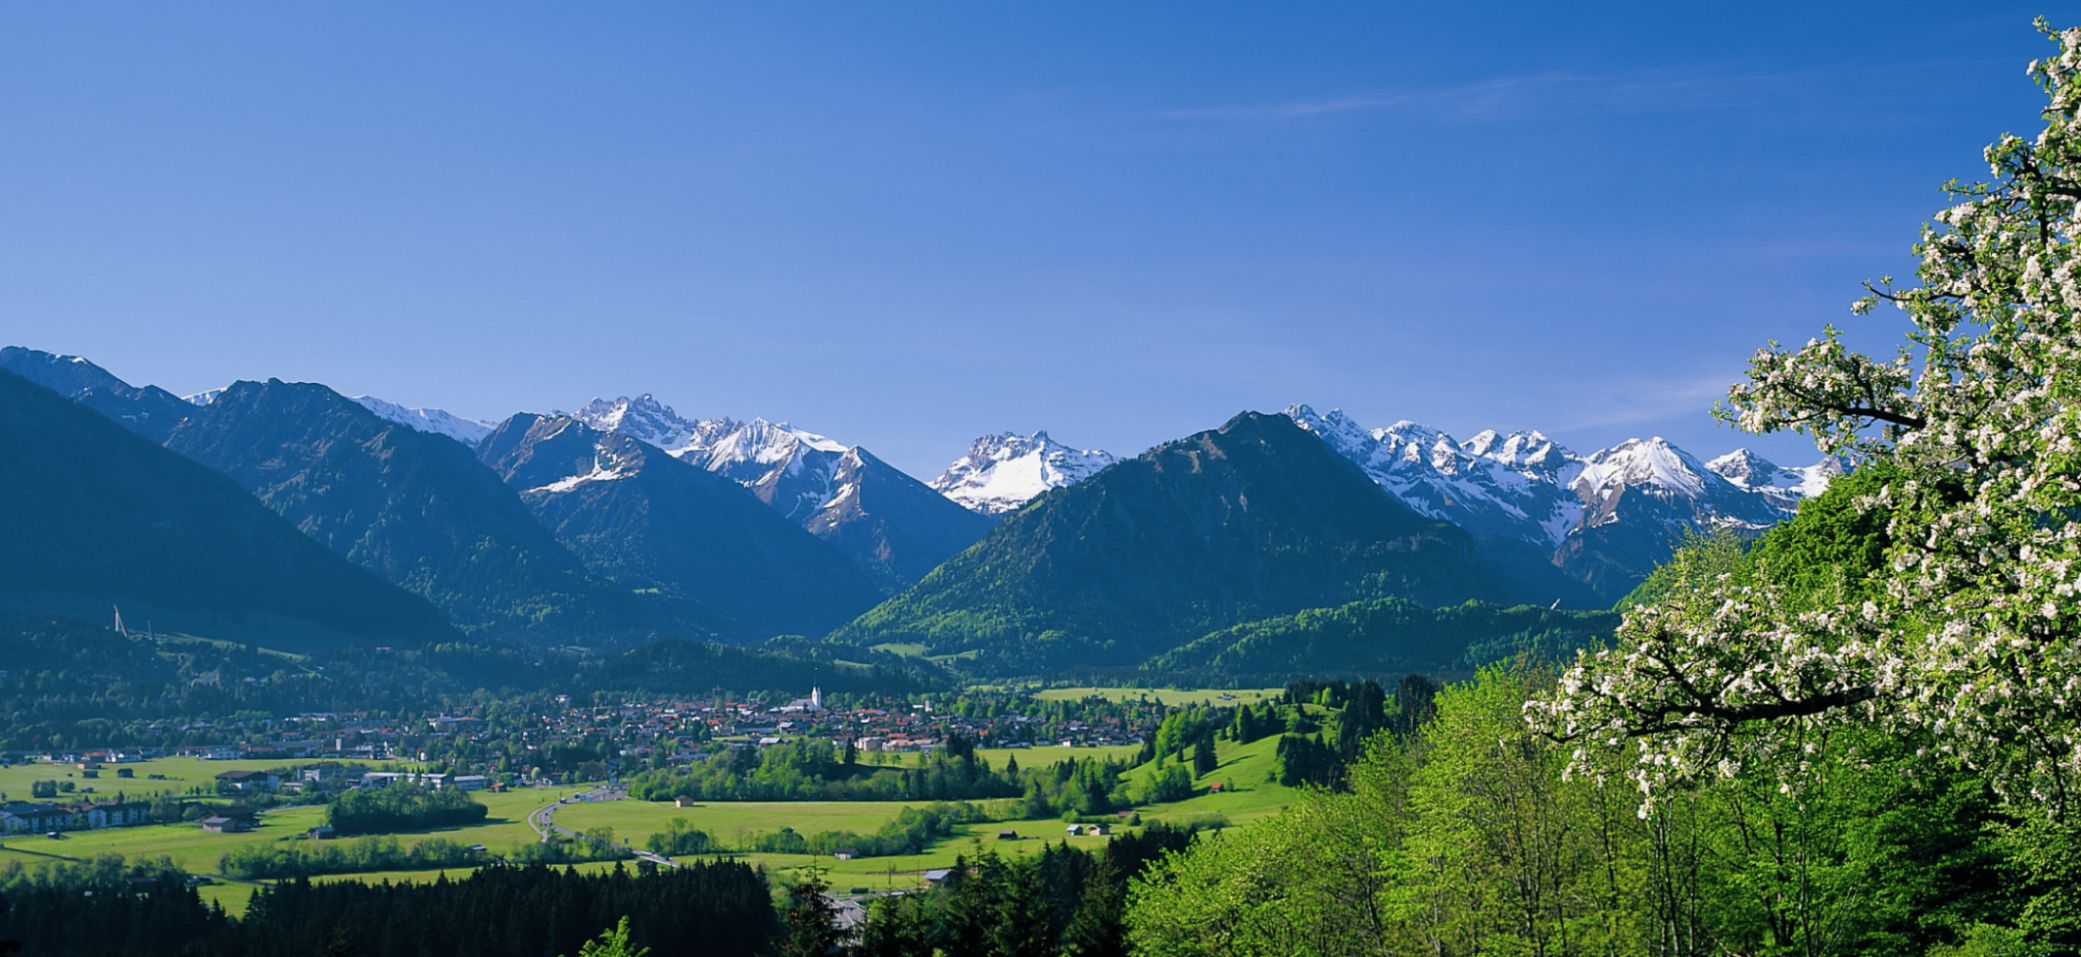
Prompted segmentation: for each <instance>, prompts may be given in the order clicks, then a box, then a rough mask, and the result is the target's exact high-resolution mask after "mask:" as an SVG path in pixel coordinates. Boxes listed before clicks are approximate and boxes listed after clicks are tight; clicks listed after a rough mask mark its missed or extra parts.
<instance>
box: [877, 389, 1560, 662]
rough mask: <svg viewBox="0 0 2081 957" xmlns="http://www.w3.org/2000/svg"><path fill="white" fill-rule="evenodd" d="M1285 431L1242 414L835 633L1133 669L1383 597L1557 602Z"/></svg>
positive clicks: (1024, 512) (1072, 500) (1153, 453)
mask: <svg viewBox="0 0 2081 957" xmlns="http://www.w3.org/2000/svg"><path fill="white" fill-rule="evenodd" d="M1500 572H1501V569H1499V568H1497V567H1495V566H1493V565H1492V564H1491V563H1490V561H1489V556H1488V555H1486V554H1485V553H1484V552H1483V551H1482V550H1480V549H1479V548H1477V547H1476V542H1475V539H1474V537H1473V536H1472V535H1470V534H1468V533H1467V532H1466V531H1465V530H1463V529H1461V528H1459V527H1458V526H1455V525H1453V524H1452V523H1450V522H1446V521H1442V520H1438V519H1435V518H1431V517H1427V516H1424V515H1422V514H1419V513H1418V512H1417V511H1416V510H1414V509H1412V508H1410V507H1409V506H1408V505H1406V504H1404V503H1403V502H1401V501H1400V500H1398V499H1396V498H1395V497H1393V496H1389V495H1383V494H1381V492H1380V489H1379V488H1378V487H1377V486H1376V485H1375V483H1374V480H1373V479H1372V478H1370V477H1369V476H1368V475H1367V474H1366V473H1365V472H1364V471H1362V470H1361V469H1359V468H1358V467H1357V466H1355V465H1354V464H1352V463H1351V462H1350V461H1348V460H1347V459H1345V458H1344V457H1342V456H1340V455H1339V454H1338V453H1337V452H1336V451H1335V450H1334V449H1332V448H1331V447H1330V446H1329V445H1327V444H1326V443H1323V442H1321V441H1318V440H1317V438H1316V437H1315V436H1313V435H1310V434H1309V433H1308V432H1307V431H1305V430H1303V429H1302V428H1300V427H1299V426H1298V425H1297V424H1296V423H1295V422H1294V421H1293V420H1292V419H1290V418H1287V417H1285V416H1280V415H1265V414H1260V413H1244V414H1242V415H1238V416H1236V417H1235V418H1234V419H1231V420H1230V421H1229V422H1228V423H1227V424H1226V425H1223V426H1222V427H1221V428H1219V429H1214V430H1210V431H1207V432H1201V433H1199V434H1197V435H1193V436H1189V437H1187V438H1184V439H1179V440H1177V441H1174V442H1167V443H1164V444H1163V445H1159V446H1157V447H1156V448H1154V449H1151V450H1149V451H1148V452H1145V453H1143V454H1142V455H1140V456H1138V457H1136V458H1133V459H1129V460H1126V461H1123V462H1120V463H1118V464H1115V465H1113V466H1111V467H1109V468H1106V469H1103V470H1101V471H1099V472H1098V473H1097V474H1095V475H1093V476H1091V477H1090V478H1089V479H1087V480H1085V481H1083V482H1081V483H1078V484H1076V485H1072V486H1068V487H1066V488H1063V489H1061V490H1058V491H1055V492H1052V493H1050V494H1048V495H1046V496H1043V497H1042V498H1041V499H1039V500H1037V501H1036V502H1034V503H1033V504H1031V505H1029V506H1027V507H1026V508H1022V509H1020V510H1018V511H1016V512H1013V513H1012V514H1011V515H1009V516H1007V517H1006V518H1005V519H1004V521H1003V522H1002V523H1000V524H999V525H998V526H997V527H996V528H994V529H992V530H991V532H990V534H989V535H988V536H986V537H985V538H984V539H983V541H982V542H981V543H979V544H978V545H976V547H974V548H972V549H969V550H968V551H965V552H963V553H961V554H960V555H958V556H956V557H954V558H953V559H952V560H950V561H948V562H947V563H946V564H944V565H942V566H940V567H939V568H937V569H934V570H933V572H932V573H931V574H930V575H927V576H926V577H925V578H924V580H923V581H920V582H919V583H918V584H916V585H914V586H912V587H911V588H909V589H908V590H906V591H904V592H903V593H901V594H899V595H896V596H894V597H892V598H891V599H889V600H888V601H887V602H885V603H883V604H882V605H880V606H878V607H877V608H875V609H874V610H873V611H870V612H868V613H867V614H865V615H863V616H861V617H860V619H859V620H858V621H855V622H854V623H853V624H851V625H849V626H847V627H846V629H844V630H842V631H840V632H839V634H838V637H839V638H840V639H841V640H848V641H853V642H856V643H861V644H884V645H918V646H923V648H924V649H926V650H928V651H930V652H932V653H934V654H976V655H985V656H988V655H1005V654H1010V653H1013V652H1014V651H1016V653H1017V654H1018V655H1020V656H1022V658H1023V660H1020V661H1018V662H1016V664H1017V665H1018V666H1021V667H1034V668H1042V669H1048V668H1057V667H1063V666H1067V665H1070V664H1074V663H1088V662H1098V663H1103V664H1108V665H1113V666H1127V665H1132V664H1134V663H1136V662H1139V661H1142V660H1144V659H1146V658H1148V657H1149V656H1151V655H1154V654H1159V653H1161V652H1163V651H1166V650H1169V649H1171V648H1174V647H1177V646H1179V645H1181V644H1184V643H1186V642H1189V641H1191V640H1193V639H1196V638H1198V637H1200V636H1201V635H1203V634H1205V633H1206V632H1208V631H1210V630H1214V629H1217V628H1223V627H1227V626H1229V625H1232V624H1235V623H1237V622H1241V621H1248V620H1252V619H1257V618H1264V617H1269V616H1272V615H1277V614H1284V613H1289V612H1293V611H1298V610H1300V609H1303V608H1314V607H1322V606H1327V605H1338V604H1343V603H1346V602H1350V601H1355V600H1359V599H1363V598H1371V597H1375V596H1378V595H1382V594H1392V595H1397V596H1401V597H1405V598H1409V599H1412V600H1415V601H1418V602H1421V603H1423V604H1426V605H1437V604H1449V603H1456V602H1460V601H1464V600H1467V599H1492V600H1525V599H1532V600H1540V601H1542V602H1543V601H1544V600H1546V599H1547V598H1548V597H1549V596H1550V594H1551V593H1552V591H1553V590H1554V589H1555V588H1556V587H1559V584H1560V583H1559V582H1558V579H1559V576H1558V575H1554V574H1549V575H1548V576H1546V577H1547V578H1548V579H1550V580H1538V579H1537V578H1533V577H1531V576H1522V575H1519V576H1506V575H1503V574H1501V573H1500Z"/></svg>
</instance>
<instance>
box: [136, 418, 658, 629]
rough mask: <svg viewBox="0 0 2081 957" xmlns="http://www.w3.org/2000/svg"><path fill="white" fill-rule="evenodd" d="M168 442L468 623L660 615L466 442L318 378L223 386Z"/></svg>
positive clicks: (535, 625) (575, 625)
mask: <svg viewBox="0 0 2081 957" xmlns="http://www.w3.org/2000/svg"><path fill="white" fill-rule="evenodd" d="M166 447H167V448H170V449H172V450H173V451H175V452H179V453H181V454H182V455H184V456H187V457H188V458H190V459H192V460H194V461H196V462H199V463H201V464H203V465H207V466H209V467H210V468H213V469H216V470H217V471H220V472H223V473H224V474H226V475H229V476H231V477H232V479H233V480H235V481H237V482H238V483H239V484H240V485H242V486H244V487H245V488H246V489H247V490H248V491H250V492H252V493H253V494H254V495H255V496H256V497H258V498H259V500H260V501H261V502H262V503H263V504H265V505H267V506H268V507H269V508H272V509H274V510H275V511H276V512H277V513H279V514H281V515H282V517H284V518H286V519H288V520H289V522H290V524H292V525H295V526H296V527H297V528H299V529H301V530H302V531H303V532H304V533H305V534H306V535H309V536H310V537H312V538H314V539H317V540H318V541H319V542H321V543H323V544H324V545H326V546H327V547H329V548H331V549H332V550H333V551H335V552H337V553H339V554H341V555H343V556H345V557H346V558H348V559H350V560H352V561H354V562H356V563H358V564H360V565H362V566H364V567H366V568H368V569H370V570H372V571H374V572H376V573H377V574H378V575H381V576H382V577H383V578H384V579H386V580H388V581H390V582H393V583H395V584H397V585H400V586H402V587H404V588H406V589H407V590H410V591H413V592H417V593H418V594H421V595H424V596H426V598H427V599H429V600H431V601H432V602H433V603H434V604H435V605H436V606H438V607H440V608H441V609H442V611H444V612H446V613H447V614H448V616H449V618H450V619H451V620H452V621H454V622H455V623H456V624H457V625H458V626H460V627H462V628H463V629H464V630H466V631H471V632H483V633H486V634H489V635H493V636H500V637H512V638H517V639H523V640H531V641H544V642H551V643H556V642H563V641H573V640H581V639H584V638H587V637H592V638H593V639H594V640H600V639H604V638H607V637H610V636H622V635H639V634H645V633H648V632H649V631H651V630H654V629H656V628H659V627H662V626H664V625H665V624H666V623H667V621H669V620H670V619H669V618H668V617H667V616H666V614H665V613H664V611H663V610H662V609H658V608H655V607H647V606H650V605H652V604H654V603H651V602H647V601H645V600H643V599H642V598H640V597H639V596H637V595H635V594H633V593H631V592H630V591H628V590H627V589H622V588H617V587H615V586H613V585H611V584H610V583H608V582H607V581H605V580H604V579H601V578H598V577H596V576H594V575H592V574H591V573H590V572H588V571H587V570H586V569H585V567H584V566H583V565H582V564H581V563H580V562H579V561H578V560H577V559H576V558H575V557H574V556H572V555H571V554H570V553H569V552H568V551H567V550H565V549H564V547H563V546H562V545H560V544H559V543H558V542H557V541H556V539H555V538H554V537H553V536H552V535H551V534H550V532H549V530H548V529H545V528H543V527H542V525H541V524H540V523H539V522H537V521H536V520H535V517H534V515H533V513H532V512H530V511H529V510H528V508H527V506H526V505H524V504H523V503H522V502H521V500H520V497H519V496H518V495H517V494H515V493H514V492H513V490H512V489H510V488H508V487H507V486H506V484H505V483H504V482H502V481H500V480H499V478H498V476H496V475H494V474H492V472H491V471H490V470H488V469H486V468H484V467H483V465H482V464H480V463H479V462H478V461H477V459H476V456H475V455H474V454H472V452H471V451H470V449H468V448H467V447H465V446H463V445H461V444H460V443H457V442H454V441H451V440H449V439H446V438H443V437H441V436H438V435H434V434H432V433H427V432H421V431H418V430H417V429H415V428H411V427H407V426H404V425H400V424H398V423H395V422H392V421H390V420H388V419H385V418H383V417H382V416H379V415H377V414H375V413H374V412H371V411H369V410H368V409H367V408H365V407H363V406H362V405H361V404H360V403H357V402H355V401H353V400H351V399H348V398H346V397H345V396H342V395H340V394H339V393H337V392H334V391H332V390H331V389H328V388H326V387H325V386H322V385H318V384H315V383H305V382H283V381H281V380H279V379H270V380H268V381H266V382H238V383H234V384H232V385H231V386H230V387H228V388H226V389H225V390H224V391H223V393H222V394H220V395H218V396H217V397H216V400H215V401H213V402H211V403H209V404H208V405H205V406H199V407H195V408H194V411H193V412H192V414H190V415H189V416H188V418H186V419H185V420H183V421H182V422H181V423H180V424H179V425H178V426H176V427H175V428H174V429H173V431H172V432H171V433H170V434H169V435H168V436H167V438H166Z"/></svg>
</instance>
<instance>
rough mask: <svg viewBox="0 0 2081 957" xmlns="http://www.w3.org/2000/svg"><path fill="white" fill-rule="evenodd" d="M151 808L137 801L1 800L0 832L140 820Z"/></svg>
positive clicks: (49, 830)
mask: <svg viewBox="0 0 2081 957" xmlns="http://www.w3.org/2000/svg"><path fill="white" fill-rule="evenodd" d="M150 817H151V809H150V808H149V807H147V806H146V805H144V804H143V803H142V802H138V801H110V802H107V803H95V802H92V801H82V802H80V803H77V804H41V803H35V802H31V801H8V802H6V803H4V804H0V834H57V833H60V832H63V831H88V830H97V829H100V828H104V827H127V826H129V825H132V824H143V823H145V821H146V820H148V819H149V818H150Z"/></svg>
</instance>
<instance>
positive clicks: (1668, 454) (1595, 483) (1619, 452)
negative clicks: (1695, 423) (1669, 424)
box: [1570, 435, 1717, 498]
mask: <svg viewBox="0 0 2081 957" xmlns="http://www.w3.org/2000/svg"><path fill="white" fill-rule="evenodd" d="M1708 475H1715V476H1716V475H1717V473H1714V472H1712V471H1711V470H1710V469H1707V468H1706V467H1705V463H1703V462H1700V461H1698V459H1697V457H1695V456H1693V455H1692V454H1691V453H1689V452H1685V451H1683V450H1682V449H1679V448H1677V447H1676V446H1673V445H1670V444H1669V442H1668V440H1666V439H1664V438H1662V437H1661V436H1659V435H1657V436H1654V437H1653V438H1647V439H1627V440H1626V441H1624V442H1620V443H1619V444H1617V445H1614V446H1612V447H1611V448H1608V449H1603V450H1600V451H1597V452H1593V453H1591V454H1590V455H1589V456H1587V457H1585V458H1584V459H1583V470H1582V473H1581V474H1580V475H1578V476H1576V478H1575V481H1574V482H1572V483H1570V484H1571V486H1572V487H1575V488H1578V489H1586V490H1602V489H1609V488H1613V487H1616V486H1648V487H1652V488H1656V489H1661V490H1664V491H1667V492H1670V493H1674V494H1678V495H1682V496H1684V497H1687V498H1697V497H1699V496H1701V495H1704V494H1705V491H1706V487H1707V483H1708V481H1710V480H1709V479H1707V478H1706V476H1708Z"/></svg>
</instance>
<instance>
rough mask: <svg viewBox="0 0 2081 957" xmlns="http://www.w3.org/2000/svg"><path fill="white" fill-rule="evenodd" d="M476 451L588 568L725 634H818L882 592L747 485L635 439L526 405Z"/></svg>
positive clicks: (846, 561) (742, 635)
mask: <svg viewBox="0 0 2081 957" xmlns="http://www.w3.org/2000/svg"><path fill="white" fill-rule="evenodd" d="M477 458H478V459H479V460H480V461H482V462H483V463H484V464H486V465H488V466H490V467H491V469H492V470H493V471H494V472H496V473H497V474H498V475H499V477H500V478H502V479H504V480H505V482H506V483H507V484H508V485H509V486H511V487H512V488H513V490H514V491H516V492H518V493H519V495H520V499H521V501H523V502H525V503H527V506H528V508H530V509H531V510H533V512H534V514H535V517H536V518H537V519H538V520H539V521H540V522H541V524H542V525H543V526H544V527H546V528H548V529H549V530H550V532H551V533H552V534H553V535H554V536H555V537H556V540H557V541H558V542H560V543H562V544H563V546H564V547H566V548H568V549H569V550H570V551H571V552H572V553H573V554H575V555H577V556H578V557H579V558H580V559H581V560H583V561H584V562H585V564H586V566H587V567H588V568H590V569H592V570H593V571H594V572H596V573H598V574H600V575H602V576H604V577H606V578H608V579H610V580H612V581H614V582H616V583H618V584H620V585H622V586H623V587H625V588H631V589H636V590H640V591H645V592H653V593H659V594H663V595H665V596H668V597H670V598H674V599H679V600H684V601H689V602H694V603H696V604H699V605H701V606H703V607H704V608H706V609H708V610H709V611H711V612H713V613H714V614H715V615H716V616H717V618H718V628H717V630H718V631H719V632H721V633H723V634H726V635H729V636H732V637H739V638H762V637H765V636H767V635H773V634H804V635H811V634H815V635H821V634H823V633H825V632H828V631H830V630H831V629H833V628H836V627H838V626H839V625H842V624H844V623H845V622H846V621H847V620H849V619H851V618H852V617H853V616H854V615H856V614H858V613H859V612H860V610H861V609H863V608H865V607H867V606H869V605H871V604H873V603H874V602H875V601H876V600H877V599H878V598H880V596H881V592H880V589H879V588H878V587H877V585H876V583H875V582H874V580H873V579H872V578H871V577H870V576H869V575H868V573H867V572H866V571H865V570H864V569H862V568H860V567H859V566H857V565H855V564H854V563H853V562H851V561H848V560H847V558H846V556H845V555H843V554H842V553H840V552H839V551H838V550H837V549H834V548H832V547H830V546H828V545H827V544H825V543H824V542H822V541H819V540H817V538H815V537H814V536H812V535H811V534H810V533H809V532H808V531H805V530H804V529H803V528H802V527H801V526H800V525H797V524H796V523H794V522H791V521H789V520H788V519H787V517H786V516H783V515H781V514H779V513H778V512H776V511H775V510H774V509H772V508H769V507H768V506H767V505H766V504H765V503H764V502H761V501H759V500H758V498H757V497H755V496H754V495H753V494H752V493H751V491H750V490H748V489H746V488H745V487H743V486H741V485H739V484H737V483H736V482H733V481H730V480H729V479H727V478H724V477H722V476H720V475H716V474H714V473H712V472H709V471H707V470H705V469H702V468H699V467H697V466H695V465H693V464H692V463H689V462H686V461H683V460H681V459H677V458H674V457H672V456H670V455H667V454H665V452H663V451H662V450H660V449H658V448H657V447H656V446H653V445H650V444H648V443H646V442H642V441H639V440H637V439H635V438H633V437H631V436H628V435H625V434H622V433H616V432H601V431H599V430H597V429H594V428H591V427H590V426H587V425H586V424H585V423H583V422H580V421H578V420H577V419H574V418H572V417H570V416H543V415H533V414H528V413H522V414H520V415H516V416H513V417H512V418H509V419H507V420H506V421H505V422H503V423H501V424H500V425H499V427H498V428H496V429H494V430H493V431H492V432H491V433H490V435H488V436H487V437H486V438H485V439H484V441H483V442H482V443H480V444H479V445H478V446H477Z"/></svg>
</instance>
